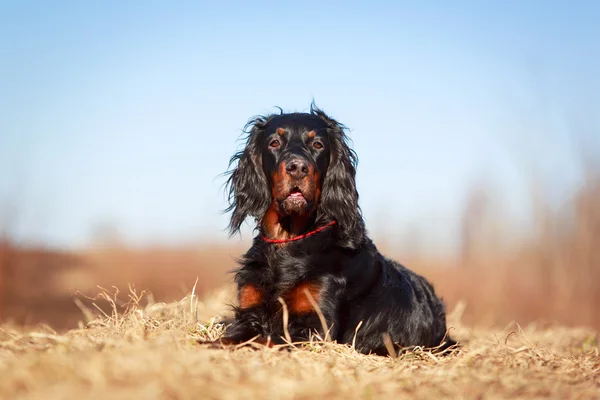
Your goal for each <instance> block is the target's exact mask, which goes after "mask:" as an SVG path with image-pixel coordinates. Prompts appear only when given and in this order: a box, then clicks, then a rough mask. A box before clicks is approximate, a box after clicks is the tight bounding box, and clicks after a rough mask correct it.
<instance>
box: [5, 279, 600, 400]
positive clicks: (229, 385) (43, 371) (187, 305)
mask: <svg viewBox="0 0 600 400" xmlns="http://www.w3.org/2000/svg"><path fill="white" fill-rule="evenodd" d="M231 295H232V293H231V292H230V291H227V290H221V291H218V292H217V293H215V294H213V295H211V296H209V297H208V299H207V300H206V301H200V302H198V301H197V297H194V296H193V295H190V296H188V297H186V298H184V299H183V300H182V301H180V302H175V303H171V304H164V303H152V302H150V304H148V305H142V304H143V303H145V302H146V300H145V299H142V298H141V297H140V296H138V295H136V294H135V293H130V294H129V301H128V303H127V304H125V305H122V306H119V297H116V296H114V294H113V293H109V292H108V291H105V292H103V293H102V295H101V296H100V298H102V299H104V300H105V301H106V300H108V301H107V303H108V304H109V305H110V306H111V307H110V308H112V309H113V312H112V313H111V314H107V315H102V316H101V317H100V318H94V319H91V320H90V321H88V322H87V324H86V325H85V326H84V327H82V328H81V329H75V330H71V331H69V332H66V333H63V334H59V333H57V332H54V331H53V330H52V329H50V328H44V329H38V330H34V331H27V332H23V331H19V330H16V329H15V330H11V329H9V328H8V327H4V328H3V329H2V330H1V331H0V376H2V380H0V398H21V399H35V398H44V399H47V398H65V399H67V398H81V397H84V398H90V399H94V398H98V399H100V398H106V396H107V395H108V397H110V398H138V399H140V398H149V399H154V398H156V399H160V398H165V399H179V398H206V399H213V398H214V399H216V398H219V399H238V398H244V399H245V398H261V399H265V398H277V399H314V398H366V399H370V398H482V397H484V398H491V399H493V398H540V397H553V398H560V399H569V398H577V399H582V398H590V399H591V398H598V396H600V358H599V347H598V336H597V334H596V333H595V332H594V331H592V330H589V329H573V328H571V329H566V328H561V327H546V328H539V327H536V326H535V325H531V326H527V327H525V328H523V329H521V327H520V326H519V325H518V324H515V323H513V324H510V325H509V326H507V327H505V328H504V329H496V330H481V329H471V328H467V327H465V326H463V325H462V324H461V323H460V317H461V309H460V307H459V308H458V309H457V310H455V312H453V313H451V315H450V317H449V321H450V325H451V326H452V327H453V333H454V335H455V336H456V337H457V338H458V339H459V340H461V341H462V342H463V343H464V344H463V347H462V348H461V349H460V350H455V351H453V352H452V353H450V354H448V355H446V356H441V357H438V356H434V355H432V354H431V353H429V352H427V351H424V350H422V349H418V348H417V349H414V351H411V352H408V353H404V354H402V355H400V356H399V357H397V358H392V357H378V356H365V355H361V354H358V353H356V352H355V351H353V349H352V348H351V347H350V346H343V345H339V344H335V343H327V342H322V341H318V340H317V339H315V340H313V341H312V342H308V343H303V344H299V345H298V346H297V348H294V349H286V348H275V349H266V348H263V347H261V346H256V348H254V347H253V346H252V345H250V346H248V347H245V348H237V349H232V350H218V349H210V348H207V347H206V346H203V345H200V344H198V343H197V341H198V340H200V341H202V340H211V339H215V338H218V337H219V335H220V333H221V332H222V326H221V325H220V324H217V323H215V319H214V317H215V316H218V315H221V314H222V313H223V311H224V308H223V304H224V303H226V302H227V301H228V299H230V298H231ZM121 297H123V296H121ZM98 301H99V300H98ZM86 315H88V318H92V310H87V311H86ZM287 350H289V351H287Z"/></svg>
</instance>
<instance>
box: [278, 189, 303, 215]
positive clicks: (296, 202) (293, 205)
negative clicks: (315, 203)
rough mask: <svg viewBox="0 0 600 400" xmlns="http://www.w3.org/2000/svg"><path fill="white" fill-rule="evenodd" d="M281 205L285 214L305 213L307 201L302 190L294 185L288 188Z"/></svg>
mask: <svg viewBox="0 0 600 400" xmlns="http://www.w3.org/2000/svg"><path fill="white" fill-rule="evenodd" d="M281 205H282V208H283V211H284V212H285V214H286V215H302V214H305V213H306V209H307V205H308V201H307V200H306V198H305V197H304V194H302V191H301V190H300V189H299V188H297V187H295V188H293V189H292V190H290V194H288V195H287V197H286V198H285V200H283V202H282V204H281Z"/></svg>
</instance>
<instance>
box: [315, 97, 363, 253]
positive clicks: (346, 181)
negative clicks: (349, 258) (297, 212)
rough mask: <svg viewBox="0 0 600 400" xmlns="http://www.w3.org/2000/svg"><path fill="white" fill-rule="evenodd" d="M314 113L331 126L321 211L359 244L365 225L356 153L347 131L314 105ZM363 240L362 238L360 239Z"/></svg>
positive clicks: (348, 237) (347, 236) (344, 233)
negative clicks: (361, 208)
mask: <svg viewBox="0 0 600 400" xmlns="http://www.w3.org/2000/svg"><path fill="white" fill-rule="evenodd" d="M311 113H313V114H315V115H317V116H319V117H320V118H321V119H323V120H324V121H325V122H326V123H327V126H328V137H329V145H330V154H331V155H330V157H331V158H330V161H329V167H328V168H327V173H326V175H325V179H324V181H323V190H322V194H321V204H320V206H319V207H320V209H321V211H322V212H323V213H325V214H327V215H329V216H330V217H331V218H333V219H335V220H336V221H337V223H338V224H339V226H340V229H341V232H342V235H343V236H345V237H346V239H350V237H353V239H352V240H351V242H356V241H357V240H358V241H360V239H361V237H362V236H361V235H362V230H363V221H362V215H361V210H360V207H359V205H358V191H357V190H356V164H357V162H358V158H357V156H356V153H355V152H354V151H353V150H352V149H351V148H350V147H349V146H348V138H347V136H346V134H345V132H344V131H345V129H346V128H345V127H344V126H343V125H342V124H340V123H339V122H337V121H336V120H334V119H333V118H331V117H329V116H328V115H326V114H325V113H324V112H323V111H321V110H319V109H318V108H317V107H316V106H314V104H313V105H312V106H311ZM359 236H360V237H359Z"/></svg>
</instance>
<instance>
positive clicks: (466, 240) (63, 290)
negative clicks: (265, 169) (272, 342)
mask: <svg viewBox="0 0 600 400" xmlns="http://www.w3.org/2000/svg"><path fill="white" fill-rule="evenodd" d="M478 193H481V192H474V193H473V196H472V197H471V199H470V201H469V202H468V204H467V206H466V207H465V215H464V224H463V231H462V238H463V251H462V254H461V255H460V257H459V258H457V259H455V260H449V259H447V258H445V259H436V258H435V257H431V254H429V255H428V256H426V257H425V256H423V255H422V254H421V255H415V254H397V253H395V252H394V251H390V249H386V248H385V246H382V250H385V251H386V253H387V254H390V255H392V256H395V257H396V258H398V259H399V260H401V261H402V262H403V263H405V264H407V265H408V266H409V267H411V268H413V269H415V270H417V271H419V272H421V273H423V274H424V275H425V276H427V277H428V278H430V279H431V280H432V281H433V282H434V284H435V286H436V289H437V291H438V292H439V293H440V294H441V295H442V296H443V297H444V298H445V299H446V301H447V303H448V308H449V310H453V311H452V312H451V313H450V316H449V325H450V326H451V327H452V328H453V331H452V334H453V336H455V337H456V338H457V339H459V340H461V341H462V344H463V345H462V347H461V349H460V350H457V351H454V352H453V353H452V354H449V355H447V356H445V357H436V356H433V355H432V354H430V353H428V352H427V351H424V350H423V349H415V350H414V351H412V352H409V353H407V354H404V355H401V356H400V357H398V358H395V359H394V358H392V357H388V358H385V357H374V356H364V355H359V354H357V353H355V352H354V351H353V350H352V349H351V348H350V347H347V346H341V345H337V344H334V343H323V342H319V341H318V340H315V341H313V342H311V343H308V344H303V345H301V346H298V348H297V349H294V350H292V351H277V350H265V349H261V350H259V351H255V350H252V346H250V348H240V349H236V350H235V351H223V350H215V349H208V348H206V347H203V346H201V345H199V344H197V343H196V341H197V340H198V339H200V340H206V339H210V338H216V337H218V335H219V334H220V332H221V331H222V328H223V327H222V326H221V325H219V324H216V323H215V321H216V320H215V318H216V317H219V316H220V315H223V313H224V312H225V311H226V303H227V301H229V300H231V297H232V291H231V286H230V285H229V284H227V282H228V280H229V279H230V277H229V276H228V275H227V274H226V271H228V270H230V269H231V268H232V267H234V262H233V258H234V257H236V256H238V255H239V254H240V253H241V252H242V251H243V250H244V249H243V247H239V246H238V247H226V246H216V245H205V246H201V247H200V248H196V249H193V248H190V247H181V248H156V247H155V248H151V249H131V248H123V247H119V246H113V247H110V248H104V249H95V250H88V251H85V252H79V253H77V254H67V253H64V252H59V251H52V250H48V249H30V248H22V247H19V246H17V245H16V244H15V243H13V242H11V241H10V240H8V239H5V240H0V324H1V325H0V376H2V379H1V380H0V398H17V397H18V398H42V397H43V398H74V397H75V396H85V397H86V398H101V397H102V398H104V397H105V396H106V395H107V394H109V397H110V398H191V397H195V398H196V397H200V398H321V397H324V396H328V397H339V398H346V397H350V398H380V397H390V398H391V397H393V398H403V397H405V398H408V397H410V398H412V397H419V398H481V397H484V398H541V397H554V398H600V357H599V344H598V333H597V332H598V330H599V329H600V312H598V304H600V175H599V174H598V173H596V174H590V175H589V177H588V180H587V182H586V184H585V186H584V187H583V188H582V189H581V190H579V191H577V192H576V193H574V194H573V196H572V197H571V198H570V199H569V201H568V202H567V203H566V204H565V205H564V206H563V207H562V208H560V209H559V210H558V211H551V208H550V207H549V206H548V205H547V204H545V203H544V202H543V201H540V200H539V198H538V201H537V202H536V203H535V206H534V209H535V211H536V218H535V223H536V229H535V230H534V233H533V234H532V235H531V236H530V237H528V238H526V239H524V240H520V241H519V242H517V243H510V246H499V245H498V243H499V241H498V237H502V235H503V234H502V232H501V230H500V231H499V230H498V225H496V224H495V223H492V222H490V221H493V220H494V218H493V217H496V218H495V221H496V222H497V221H498V219H501V218H502V217H500V218H498V215H499V213H498V210H497V209H493V207H491V206H490V205H489V204H488V203H486V197H485V196H480V194H478ZM500 214H501V213H500ZM508 236H510V235H508ZM504 237H506V235H505V236H504ZM434 256H435V255H434ZM442 267H443V268H442ZM196 278H199V280H198V282H197V285H196V286H195V289H194V290H195V293H198V294H199V295H200V297H201V298H202V299H204V301H201V302H197V297H193V296H191V297H190V296H189V295H188V296H187V297H185V298H184V300H182V301H176V300H177V299H181V298H182V297H184V296H186V293H190V291H191V288H192V286H193V284H194V282H195V280H196ZM128 284H134V285H135V287H137V288H140V289H149V290H150V291H151V294H150V295H147V296H142V297H143V298H142V297H140V296H137V295H135V294H132V293H129V292H128V291H127V287H128ZM112 285H115V286H116V287H119V288H120V289H121V294H120V295H119V297H116V298H114V297H113V295H112V294H110V293H109V292H108V291H103V292H102V295H101V297H100V298H97V299H96V300H92V299H90V298H87V297H86V296H84V295H81V294H79V295H78V294H77V292H76V291H75V290H78V291H81V292H82V293H83V294H85V295H87V296H90V295H93V294H95V293H97V292H98V290H99V289H98V286H102V287H108V288H110V287H112ZM223 287H224V288H225V289H218V288H223ZM111 290H112V289H111ZM128 294H129V300H128ZM127 300H128V301H127ZM122 301H124V302H123V303H122ZM164 302H166V303H164ZM40 323H46V324H47V325H40ZM521 327H523V328H521ZM69 329H70V330H69Z"/></svg>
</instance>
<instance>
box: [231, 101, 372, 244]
mask: <svg viewBox="0 0 600 400" xmlns="http://www.w3.org/2000/svg"><path fill="white" fill-rule="evenodd" d="M247 127H250V130H247V133H248V136H247V141H246V145H245V147H244V149H243V150H242V151H240V152H238V153H236V154H234V155H233V157H231V160H230V165H234V164H236V165H235V167H234V168H233V169H232V170H230V174H231V175H230V177H229V180H228V182H227V183H228V185H229V208H228V209H227V211H232V214H231V221H230V226H229V227H230V232H231V233H232V234H233V233H235V232H237V231H239V229H240V226H241V224H242V222H244V220H245V219H246V217H248V216H252V217H254V218H255V219H256V220H257V221H258V222H259V224H260V225H261V227H262V228H263V229H264V228H268V229H266V230H268V231H270V232H271V233H276V234H277V235H279V234H282V235H286V234H287V235H294V234H298V232H302V231H303V230H304V229H308V228H309V227H310V225H311V224H313V223H316V224H319V223H323V222H326V220H335V221H337V223H338V224H337V227H338V228H339V230H340V232H341V236H340V237H343V238H345V239H346V243H348V245H349V246H350V245H352V243H357V242H358V241H360V238H361V237H362V231H361V229H362V228H360V227H361V226H362V225H361V224H362V216H361V213H360V209H359V207H358V193H357V191H356V183H355V175H356V170H355V165H356V154H355V153H354V152H353V151H352V150H351V149H350V148H349V147H348V144H347V138H346V135H345V133H344V129H345V128H344V126H343V125H342V124H340V123H338V122H337V121H335V120H334V119H332V118H331V117H329V116H328V115H327V114H325V113H324V112H323V111H321V110H319V109H317V108H316V107H314V106H313V107H311V110H310V113H291V114H284V113H282V114H279V115H268V116H259V117H256V118H254V119H252V120H251V121H250V122H249V123H248V125H247Z"/></svg>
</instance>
